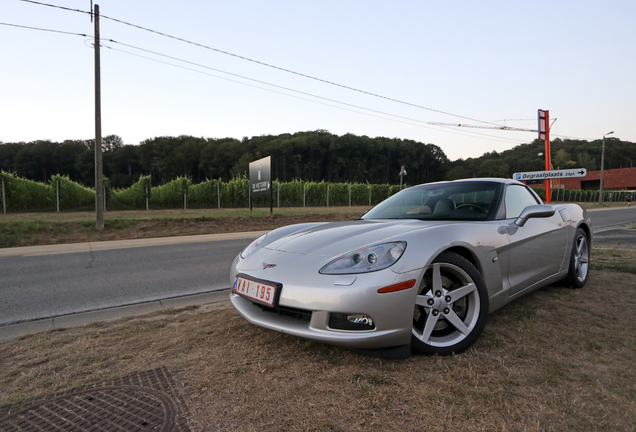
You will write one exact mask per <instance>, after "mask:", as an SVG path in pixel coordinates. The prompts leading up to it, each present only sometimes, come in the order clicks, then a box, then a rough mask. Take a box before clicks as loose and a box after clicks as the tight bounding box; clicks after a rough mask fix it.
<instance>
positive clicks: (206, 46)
mask: <svg viewBox="0 0 636 432" xmlns="http://www.w3.org/2000/svg"><path fill="white" fill-rule="evenodd" d="M20 1H22V2H25V3H31V4H35V5H40V6H46V7H51V8H56V9H61V10H65V11H71V12H77V13H84V14H88V15H91V16H92V13H93V12H92V11H89V12H87V11H83V10H81V9H72V8H68V7H64V6H59V5H54V4H50V3H44V2H40V1H35V0H20ZM100 16H101V17H102V18H103V19H107V20H110V21H113V22H116V23H119V24H122V25H126V26H130V27H133V28H136V29H139V30H143V31H147V32H150V33H153V34H156V35H159V36H163V37H166V38H170V39H174V40H177V41H179V42H183V43H186V44H190V45H193V46H197V47H200V48H204V49H207V50H210V51H214V52H217V53H220V54H224V55H228V56H231V57H235V58H238V59H241V60H244V61H248V62H252V63H255V64H258V65H261V66H265V67H269V68H272V69H275V70H279V71H282V72H286V73H290V74H294V75H297V76H301V77H303V78H307V79H311V80H315V81H318V82H322V83H325V84H329V85H332V86H336V87H340V88H344V89H347V90H350V91H354V92H358V93H362V94H366V95H369V96H373V97H376V98H381V99H384V100H388V101H391V102H395V103H399V104H403V105H408V106H412V107H415V108H419V109H423V110H427V111H431V112H436V113H439V114H443V115H448V116H452V117H457V118H462V119H466V120H471V121H475V122H479V123H484V124H488V125H492V126H498V127H499V126H501V125H500V124H498V123H495V122H491V121H485V120H479V119H474V118H471V117H466V116H462V115H458V114H453V113H449V112H445V111H441V110H437V109H434V108H429V107H425V106H422V105H418V104H414V103H410V102H405V101H402V100H399V99H395V98H391V97H387V96H383V95H379V94H376V93H373V92H368V91H365V90H361V89H358V88H355V87H351V86H347V85H343V84H339V83H336V82H332V81H329V80H325V79H322V78H318V77H314V76H312V75H308V74H304V73H301V72H297V71H294V70H291V69H287V68H283V67H280V66H276V65H272V64H270V63H266V62H263V61H259V60H255V59H252V58H249V57H245V56H242V55H238V54H234V53H231V52H228V51H224V50H221V49H218V48H214V47H210V46H208V45H204V44H201V43H198V42H194V41H190V40H188V39H184V38H181V37H178V36H174V35H170V34H168V33H164V32H160V31H157V30H153V29H150V28H147V27H143V26H141V25H138V24H133V23H130V22H127V21H124V20H120V19H117V18H114V17H110V16H107V15H103V14H101V15H100ZM0 24H2V25H8V26H13V27H21V28H26V29H33V30H41V31H50V32H54V33H61V34H70V35H78V36H83V37H88V36H87V35H85V34H80V33H72V32H64V31H59V30H50V29H41V28H35V27H28V26H20V25H15V24H8V23H0ZM111 42H113V43H117V42H116V41H113V40H111ZM124 45H125V44H124ZM130 47H132V46H130ZM132 48H135V49H141V48H137V47H132ZM142 50H143V49H142ZM149 52H150V51H149ZM154 54H155V55H162V54H159V53H154ZM167 57H169V56H167ZM177 60H179V61H184V60H180V59H177ZM193 64H194V63H193ZM199 66H200V67H205V66H201V65H199ZM218 71H219V72H222V73H227V74H231V73H229V72H225V71H220V70H218ZM236 76H239V77H240V75H236ZM241 78H243V79H248V80H252V81H255V82H261V81H259V80H255V79H251V78H247V77H241ZM261 83H264V84H267V85H270V86H275V87H281V88H284V87H282V86H276V85H275V84H270V83H266V82H261ZM285 89H286V90H289V91H294V92H298V93H301V94H303V93H304V94H307V95H310V96H312V97H316V98H321V99H325V100H330V101H333V102H336V103H339V104H343V105H348V106H352V107H355V108H358V109H364V110H368V111H371V112H377V113H381V114H383V115H389V116H393V117H396V118H402V119H405V120H408V121H415V122H418V123H426V122H423V121H421V120H416V119H411V118H408V117H402V116H397V115H393V114H390V113H385V112H382V111H377V110H372V109H369V108H365V107H359V106H356V105H352V104H347V103H344V102H340V101H335V100H331V99H328V98H323V97H321V96H316V95H311V94H309V93H305V92H302V91H298V90H293V89H287V88H285ZM519 120H526V119H519ZM510 121H513V120H510ZM429 127H431V128H433V125H429ZM435 127H441V128H443V129H445V130H446V131H447V132H450V130H454V129H453V128H451V127H448V126H435ZM465 132H466V133H464V134H462V133H459V132H456V133H457V134H460V135H466V134H470V135H478V136H485V137H488V138H490V139H496V140H499V141H508V142H515V143H517V142H518V140H514V139H507V138H503V139H502V138H500V137H495V136H493V135H487V134H481V133H478V132H472V131H465ZM552 136H554V137H560V138H565V139H582V140H589V139H587V138H577V137H569V136H565V135H557V134H553V135H552Z"/></svg>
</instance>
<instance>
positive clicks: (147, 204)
mask: <svg viewBox="0 0 636 432" xmlns="http://www.w3.org/2000/svg"><path fill="white" fill-rule="evenodd" d="M146 211H148V184H146Z"/></svg>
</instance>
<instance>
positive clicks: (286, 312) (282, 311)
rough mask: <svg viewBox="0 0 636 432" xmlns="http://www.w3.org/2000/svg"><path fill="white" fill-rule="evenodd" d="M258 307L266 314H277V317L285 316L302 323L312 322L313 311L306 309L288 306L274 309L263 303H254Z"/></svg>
mask: <svg viewBox="0 0 636 432" xmlns="http://www.w3.org/2000/svg"><path fill="white" fill-rule="evenodd" d="M254 304H255V305H256V306H258V307H259V308H261V309H262V310H263V311H264V312H271V313H275V314H276V315H283V316H288V317H292V318H296V319H298V320H301V321H310V320H311V311H308V310H305V309H296V308H291V307H287V306H278V307H272V306H267V305H264V304H261V303H254Z"/></svg>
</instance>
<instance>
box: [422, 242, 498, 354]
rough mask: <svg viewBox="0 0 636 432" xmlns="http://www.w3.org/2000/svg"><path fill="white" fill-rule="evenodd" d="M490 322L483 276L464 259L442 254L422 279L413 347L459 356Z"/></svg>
mask: <svg viewBox="0 0 636 432" xmlns="http://www.w3.org/2000/svg"><path fill="white" fill-rule="evenodd" d="M487 319H488V291H487V290H486V285H485V283H484V280H483V278H482V277H481V274H479V271H478V270H477V269H476V268H475V266H473V265H472V264H471V263H470V261H468V260H467V259H465V258H464V257H462V256H460V255H458V254H456V253H454V252H443V253H441V254H440V255H439V256H438V257H437V258H435V259H434V260H433V263H432V264H431V265H430V266H429V268H428V269H427V270H426V271H425V273H424V276H423V277H422V282H421V284H420V287H419V290H418V294H417V297H416V299H415V305H414V310H413V329H412V334H411V346H412V348H413V350H414V351H416V352H418V353H420V354H427V355H434V354H438V355H451V354H459V353H460V352H462V351H465V350H466V349H468V348H470V347H471V346H472V345H473V344H474V343H475V342H476V341H477V339H478V338H479V335H481V332H482V331H483V330H484V327H485V326H486V321H487Z"/></svg>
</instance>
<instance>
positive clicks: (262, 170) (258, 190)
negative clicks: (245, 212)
mask: <svg viewBox="0 0 636 432" xmlns="http://www.w3.org/2000/svg"><path fill="white" fill-rule="evenodd" d="M257 195H269V212H270V213H273V212H274V191H273V189H272V157H271V156H267V157H264V158H263V159H259V160H257V161H254V162H250V188H249V200H250V210H252V197H254V196H257Z"/></svg>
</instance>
